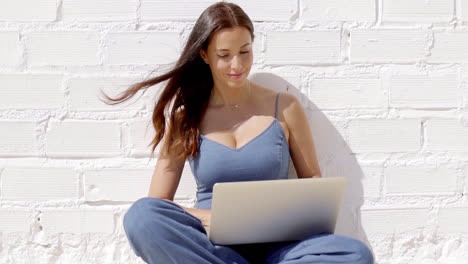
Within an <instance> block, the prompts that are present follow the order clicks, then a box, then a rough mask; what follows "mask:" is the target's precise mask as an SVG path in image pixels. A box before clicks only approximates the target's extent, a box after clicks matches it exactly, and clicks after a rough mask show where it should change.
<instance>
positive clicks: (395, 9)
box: [382, 0, 455, 23]
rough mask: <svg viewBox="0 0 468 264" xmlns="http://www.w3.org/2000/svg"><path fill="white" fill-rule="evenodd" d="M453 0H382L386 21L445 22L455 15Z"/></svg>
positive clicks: (383, 14)
mask: <svg viewBox="0 0 468 264" xmlns="http://www.w3.org/2000/svg"><path fill="white" fill-rule="evenodd" d="M454 4H455V2H454V1H453V0H431V1H423V0H416V1H406V0H382V7H383V8H382V10H383V13H382V21H384V22H387V21H389V22H426V23H431V22H445V23H448V22H449V21H450V20H451V19H452V18H453V17H454V15H455V14H454Z"/></svg>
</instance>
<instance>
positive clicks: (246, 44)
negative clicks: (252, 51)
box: [217, 43, 250, 51]
mask: <svg viewBox="0 0 468 264" xmlns="http://www.w3.org/2000/svg"><path fill="white" fill-rule="evenodd" d="M247 45H250V43H245V44H244V45H242V47H241V48H243V47H245V46H247ZM219 50H228V49H217V51H219Z"/></svg>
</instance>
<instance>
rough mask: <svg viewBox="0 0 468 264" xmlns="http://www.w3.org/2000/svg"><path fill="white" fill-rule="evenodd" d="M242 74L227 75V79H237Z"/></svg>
mask: <svg viewBox="0 0 468 264" xmlns="http://www.w3.org/2000/svg"><path fill="white" fill-rule="evenodd" d="M243 74H244V73H239V74H237V75H236V74H228V75H229V77H231V78H232V79H239V78H240V77H242V75H243Z"/></svg>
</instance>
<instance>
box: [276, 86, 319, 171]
mask: <svg viewBox="0 0 468 264" xmlns="http://www.w3.org/2000/svg"><path fill="white" fill-rule="evenodd" d="M279 101H280V102H281V104H280V105H279V106H282V107H280V109H282V111H280V114H282V115H283V117H284V120H285V122H286V124H287V127H288V130H289V150H290V153H291V159H292V161H293V163H294V168H295V169H296V172H297V177H298V178H313V177H316V178H320V177H322V173H321V172H320V167H319V163H318V160H317V154H316V151H315V145H314V140H313V138H312V133H311V130H310V127H309V122H308V120H307V116H306V114H305V112H304V109H303V108H302V105H301V103H300V102H299V101H298V100H297V98H296V97H295V96H294V95H291V94H287V93H281V95H280V100H279Z"/></svg>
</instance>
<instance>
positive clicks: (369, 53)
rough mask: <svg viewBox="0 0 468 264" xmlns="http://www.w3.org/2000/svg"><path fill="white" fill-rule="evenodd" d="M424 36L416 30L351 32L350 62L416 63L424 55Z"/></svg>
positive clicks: (424, 33) (423, 33)
mask: <svg viewBox="0 0 468 264" xmlns="http://www.w3.org/2000/svg"><path fill="white" fill-rule="evenodd" d="M426 35H427V33H426V32H424V31H417V30H391V29H388V30H352V31H351V32H350V42H351V45H350V62H351V63H360V62H375V63H382V62H388V63H392V62H393V63H403V62H417V61H419V60H421V59H423V57H424V55H425V54H426Z"/></svg>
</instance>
